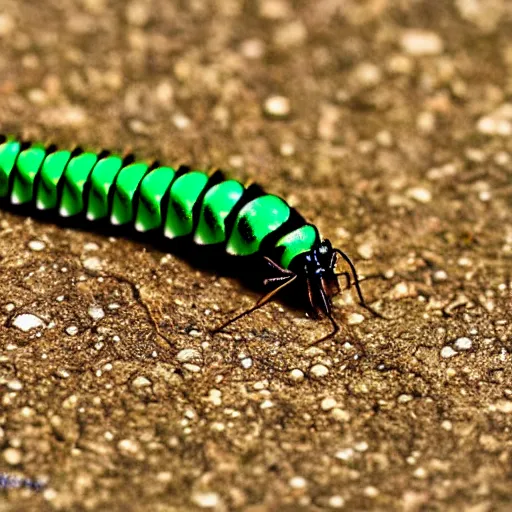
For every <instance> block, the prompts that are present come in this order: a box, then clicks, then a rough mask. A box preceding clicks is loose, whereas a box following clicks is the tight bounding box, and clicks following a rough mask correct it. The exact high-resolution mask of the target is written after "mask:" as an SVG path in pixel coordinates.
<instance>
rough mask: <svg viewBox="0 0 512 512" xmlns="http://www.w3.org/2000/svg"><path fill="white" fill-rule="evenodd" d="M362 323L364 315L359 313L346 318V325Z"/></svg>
mask: <svg viewBox="0 0 512 512" xmlns="http://www.w3.org/2000/svg"><path fill="white" fill-rule="evenodd" d="M362 322H364V315H361V314H360V313H351V314H350V315H349V316H348V318H347V324H348V325H357V324H360V323H362Z"/></svg>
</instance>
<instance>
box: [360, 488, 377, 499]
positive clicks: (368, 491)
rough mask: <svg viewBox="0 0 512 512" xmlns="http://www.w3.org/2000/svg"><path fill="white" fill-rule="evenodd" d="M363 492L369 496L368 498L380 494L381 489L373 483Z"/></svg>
mask: <svg viewBox="0 0 512 512" xmlns="http://www.w3.org/2000/svg"><path fill="white" fill-rule="evenodd" d="M363 493H364V495H365V496H368V498H375V497H377V496H378V495H379V489H377V487H374V486H373V485H368V486H367V487H365V488H364V490H363Z"/></svg>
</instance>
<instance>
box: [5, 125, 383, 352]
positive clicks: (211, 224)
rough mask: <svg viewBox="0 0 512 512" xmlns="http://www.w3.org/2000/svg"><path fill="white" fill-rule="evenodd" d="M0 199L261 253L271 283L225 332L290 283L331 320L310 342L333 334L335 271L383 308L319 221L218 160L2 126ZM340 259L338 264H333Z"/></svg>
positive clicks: (233, 252)
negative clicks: (176, 158)
mask: <svg viewBox="0 0 512 512" xmlns="http://www.w3.org/2000/svg"><path fill="white" fill-rule="evenodd" d="M0 202H3V203H4V204H10V205H15V206H18V205H21V206H23V207H26V208H28V210H29V211H31V212H34V214H35V213H36V212H38V211H39V212H41V211H46V212H49V213H51V214H54V215H56V216H60V217H61V218H71V219H80V220H83V221H84V222H86V223H92V224H97V223H102V224H106V223H108V224H109V225H110V226H111V227H117V226H120V227H124V228H128V229H130V230H132V231H134V232H138V233H150V234H151V235H152V238H154V237H158V238H159V239H161V240H164V241H165V240H171V241H174V242H175V241H183V243H184V244H185V243H186V244H196V245H197V246H212V247H213V246H215V247H217V248H220V249H221V251H222V252H223V253H224V254H226V256H227V257H234V258H236V259H237V260H247V261H253V260H254V258H257V259H259V260H260V261H262V262H263V263H264V266H265V267H266V268H267V269H268V275H267V276H266V277H264V279H263V285H264V286H265V287H267V289H268V290H267V291H266V293H265V294H264V295H263V296H262V297H261V298H260V299H259V300H258V301H257V302H256V303H255V304H254V305H253V306H252V307H250V308H249V309H246V310H244V311H242V312H240V313H238V314H236V315H235V316H232V317H230V318H228V319H227V320H226V321H225V322H223V323H222V324H221V325H219V326H217V327H214V328H212V333H218V332H221V331H224V330H225V329H226V328H227V327H228V326H229V325H230V324H232V323H233V322H235V321H238V320H240V319H241V318H243V317H244V316H246V315H249V314H251V313H253V312H255V311H256V310H258V309H259V308H261V307H263V306H264V305H265V304H267V303H268V302H269V301H271V300H272V299H274V297H275V296H276V295H277V294H278V293H280V292H282V291H283V290H285V289H286V288H289V287H292V285H293V287H294V289H295V290H297V292H296V293H298V294H299V296H300V297H301V298H302V299H303V300H304V305H305V308H306V309H307V310H308V312H309V313H310V316H311V317H312V318H313V319H321V318H325V319H328V320H329V321H330V325H331V329H330V330H329V332H328V334H326V335H325V336H323V337H322V338H320V339H319V340H317V341H316V343H318V342H321V341H325V340H327V339H329V338H332V337H333V336H334V335H335V334H336V333H337V332H338V331H339V329H340V325H339V324H338V322H336V320H335V318H334V316H333V298H334V297H335V296H336V295H338V294H339V293H340V292H341V287H340V283H339V280H340V278H342V279H343V280H344V281H345V289H350V288H351V287H352V286H354V288H355V290H356V292H357V296H358V300H359V304H360V305H361V306H362V307H363V308H365V309H367V310H368V311H370V312H371V313H372V314H374V315H376V316H380V315H379V313H378V312H376V311H375V310H374V309H373V308H371V307H370V306H369V305H368V304H367V303H366V301H365V299H364V296H363V293H362V290H361V286H360V282H359V281H360V279H359V277H358V274H357V271H356V268H355V265H354V263H353V262H352V260H351V259H350V258H349V257H348V255H347V254H346V253H345V252H344V251H342V250H341V249H338V248H335V247H333V245H332V244H331V242H330V241H329V240H328V239H322V238H321V236H320V233H319V230H318V229H317V227H316V226H315V225H314V224H311V223H309V222H307V221H306V220H305V219H304V218H303V216H302V215H301V214H300V213H299V212H298V211H297V210H296V209H295V208H293V207H291V206H290V205H289V204H288V203H287V202H286V201H285V200H284V199H282V198H281V197H279V196H277V195H273V194H268V193H266V192H265V191H264V189H263V188H262V187H261V186H259V185H258V184H255V183H250V184H246V185H244V184H242V183H241V182H240V181H237V180H235V179H232V178H230V177H229V176H227V175H226V173H224V172H223V171H221V170H218V169H217V170H213V171H209V172H205V171H200V170H195V169H193V168H191V167H188V166H183V165H182V166H177V167H176V168H173V167H170V166H165V165H161V164H160V163H159V162H158V161H155V162H154V163H152V164H151V163H146V162H144V161H140V160H137V159H136V158H135V157H134V155H133V154H129V155H128V156H120V155H119V154H116V153H113V152H110V151H107V150H102V151H100V152H91V151H88V150H84V149H83V148H82V147H76V148H74V149H73V150H66V149H59V148H58V147H57V146H56V145H54V144H44V143H40V142H31V141H24V140H22V139H20V138H18V137H15V136H11V135H0ZM340 263H343V264H345V265H346V267H345V268H346V269H345V270H340V271H337V267H338V265H339V264H340ZM242 268H244V266H243V265H242ZM245 268H246V269H248V270H247V271H250V266H246V267H245Z"/></svg>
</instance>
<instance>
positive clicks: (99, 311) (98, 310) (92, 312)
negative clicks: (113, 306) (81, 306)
mask: <svg viewBox="0 0 512 512" xmlns="http://www.w3.org/2000/svg"><path fill="white" fill-rule="evenodd" d="M87 312H88V313H89V316H90V317H91V318H92V319H93V320H101V319H102V318H104V316H105V311H103V308H102V307H101V306H90V307H89V309H88V310H87Z"/></svg>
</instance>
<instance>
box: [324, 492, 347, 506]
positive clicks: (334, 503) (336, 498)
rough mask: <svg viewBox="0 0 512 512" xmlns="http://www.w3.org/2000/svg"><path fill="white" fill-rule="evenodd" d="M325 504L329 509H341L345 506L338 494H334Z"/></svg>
mask: <svg viewBox="0 0 512 512" xmlns="http://www.w3.org/2000/svg"><path fill="white" fill-rule="evenodd" d="M327 504H328V505H329V507H331V508H343V507H344V506H345V499H344V498H343V497H342V496H340V495H339V494H335V495H334V496H331V497H330V498H329V499H328V500H327Z"/></svg>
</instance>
